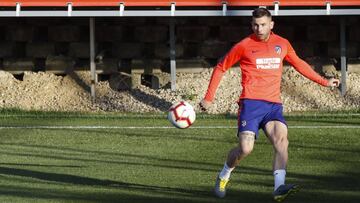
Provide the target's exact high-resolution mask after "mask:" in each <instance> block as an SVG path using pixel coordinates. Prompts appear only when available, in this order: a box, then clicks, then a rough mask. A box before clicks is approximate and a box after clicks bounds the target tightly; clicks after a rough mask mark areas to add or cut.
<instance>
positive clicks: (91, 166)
mask: <svg viewBox="0 0 360 203" xmlns="http://www.w3.org/2000/svg"><path fill="white" fill-rule="evenodd" d="M287 120H288V124H289V140H290V146H289V165H288V171H287V182H288V183H297V184H300V185H301V186H302V190H301V191H300V192H299V193H297V194H295V195H294V196H291V197H289V198H288V199H287V200H286V202H296V203H303V202H307V203H309V202H314V203H315V202H316V203H318V202H323V203H340V202H347V203H348V202H354V203H355V202H360V115H358V114H341V113H333V114H317V115H315V114H303V115H296V116H294V115H287ZM235 126H236V118H235V117H233V116H209V115H199V116H198V118H197V120H196V122H195V124H194V125H193V126H192V127H191V128H189V129H185V130H180V129H176V128H173V127H171V126H170V123H169V122H168V121H167V120H166V116H165V115H163V114H157V115H135V114H128V115H125V114H80V113H78V114H75V113H72V114H67V113H41V112H21V111H4V110H3V111H2V112H1V115H0V202H139V203H142V202H144V203H147V202H204V203H205V202H246V203H248V202H256V203H257V202H258V203H264V202H272V199H271V193H272V190H273V176H272V171H271V162H272V147H271V145H270V144H269V143H268V141H267V139H266V137H265V136H264V134H261V135H260V138H259V139H258V140H257V141H256V144H255V149H254V151H253V153H252V154H251V155H250V156H249V157H247V158H246V159H245V160H244V161H243V162H242V163H241V166H239V167H238V168H236V170H235V171H234V172H233V174H232V177H231V180H230V183H229V186H228V193H227V196H226V197H225V198H224V199H221V200H219V199H216V198H215V197H214V196H213V193H212V191H213V186H214V181H215V178H216V176H217V173H218V172H219V170H220V169H221V168H222V166H223V163H224V161H225V157H226V154H227V152H228V150H229V149H230V148H231V147H234V146H235V145H236V143H237V139H236V136H235V134H236V128H235ZM349 126H350V127H349ZM215 127H218V128H215Z"/></svg>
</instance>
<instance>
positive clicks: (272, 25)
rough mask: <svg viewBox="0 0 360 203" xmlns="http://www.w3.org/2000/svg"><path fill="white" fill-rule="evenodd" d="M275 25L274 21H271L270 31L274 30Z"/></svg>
mask: <svg viewBox="0 0 360 203" xmlns="http://www.w3.org/2000/svg"><path fill="white" fill-rule="evenodd" d="M274 24H275V23H274V21H271V22H270V29H273V28H274Z"/></svg>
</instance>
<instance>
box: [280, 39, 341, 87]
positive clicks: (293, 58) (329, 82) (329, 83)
mask: <svg viewBox="0 0 360 203" xmlns="http://www.w3.org/2000/svg"><path fill="white" fill-rule="evenodd" d="M285 60H286V61H288V62H289V63H290V64H291V65H292V66H293V67H294V68H295V69H296V70H297V71H298V72H299V73H301V74H302V75H303V76H305V77H306V78H308V79H310V80H312V81H314V82H316V83H318V84H320V85H322V86H325V87H338V86H339V85H340V81H339V80H338V79H335V78H330V79H325V78H323V77H321V76H320V75H319V74H318V73H317V72H315V71H314V70H313V69H312V68H311V67H310V65H309V64H308V63H306V62H305V61H304V60H302V59H300V58H299V57H298V56H297V55H296V53H295V51H294V49H293V48H292V46H291V45H290V43H288V53H287V55H286V56H285Z"/></svg>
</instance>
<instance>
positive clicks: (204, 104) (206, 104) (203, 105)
mask: <svg viewBox="0 0 360 203" xmlns="http://www.w3.org/2000/svg"><path fill="white" fill-rule="evenodd" d="M199 106H200V109H201V111H207V110H208V109H209V108H210V106H211V102H210V101H206V100H205V99H203V100H201V102H200V103H199Z"/></svg>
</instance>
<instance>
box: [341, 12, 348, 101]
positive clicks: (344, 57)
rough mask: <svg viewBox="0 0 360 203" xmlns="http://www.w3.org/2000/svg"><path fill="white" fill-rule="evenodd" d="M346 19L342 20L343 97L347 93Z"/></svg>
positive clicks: (342, 18)
mask: <svg viewBox="0 0 360 203" xmlns="http://www.w3.org/2000/svg"><path fill="white" fill-rule="evenodd" d="M345 29H346V27H345V17H341V19H340V61H341V96H344V95H345V93H346V78H347V71H346V69H347V65H346V36H345Z"/></svg>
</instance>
